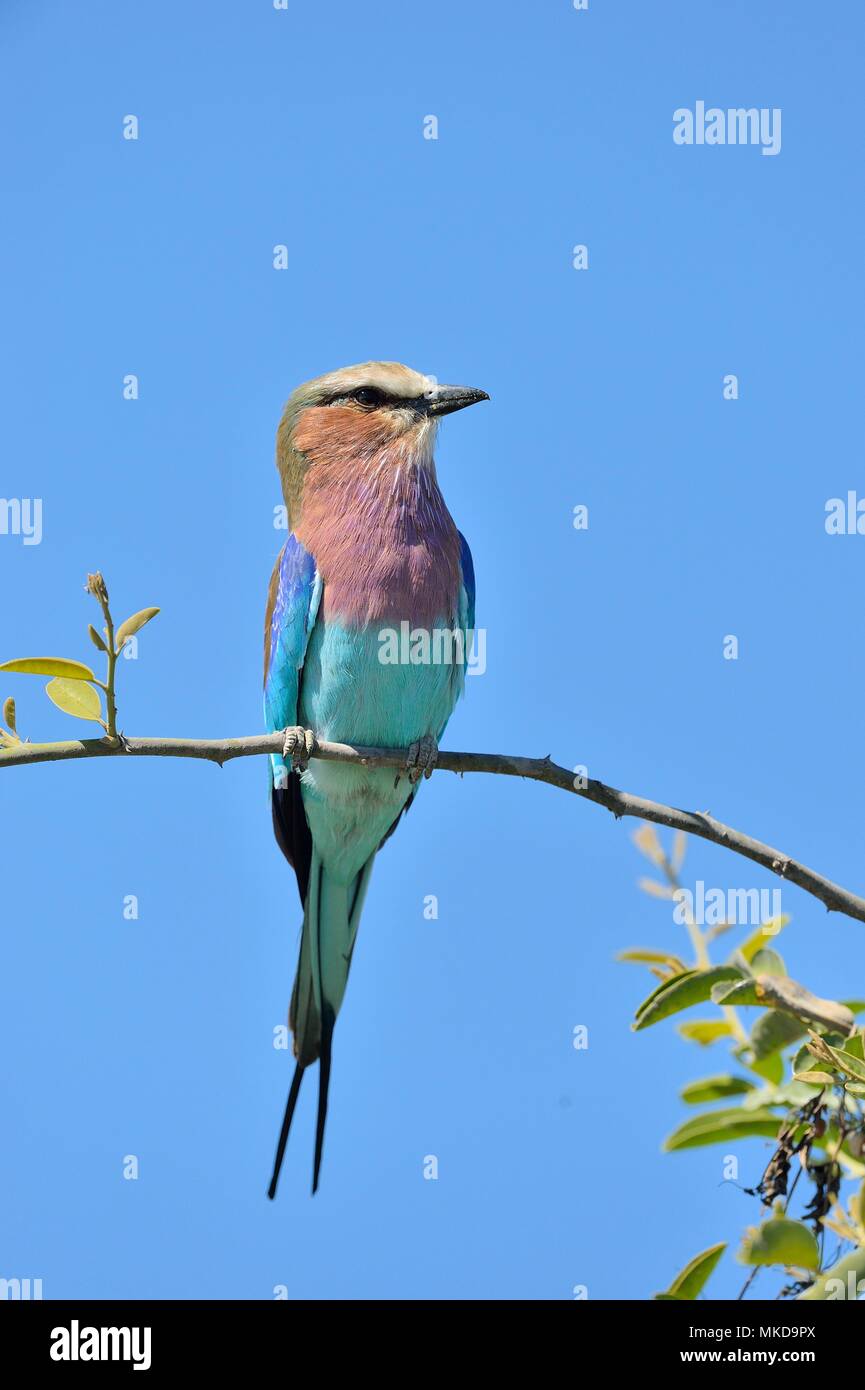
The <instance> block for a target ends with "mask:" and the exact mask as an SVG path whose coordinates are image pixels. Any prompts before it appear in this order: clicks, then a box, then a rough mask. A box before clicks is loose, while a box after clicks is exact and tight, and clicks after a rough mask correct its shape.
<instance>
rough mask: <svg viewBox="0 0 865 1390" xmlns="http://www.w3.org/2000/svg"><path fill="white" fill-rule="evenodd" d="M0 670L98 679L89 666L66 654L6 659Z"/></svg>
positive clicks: (76, 678)
mask: <svg viewBox="0 0 865 1390" xmlns="http://www.w3.org/2000/svg"><path fill="white" fill-rule="evenodd" d="M0 671H14V672H17V673H18V674H19V675H22V676H60V677H62V679H63V680H67V681H93V680H95V679H96V677H95V675H94V674H93V672H92V671H91V669H90V667H89V666H85V665H84V663H83V662H81V661H67V660H66V657H64V656H25V657H22V658H21V659H20V660H18V661H4V662H3V665H2V666H0Z"/></svg>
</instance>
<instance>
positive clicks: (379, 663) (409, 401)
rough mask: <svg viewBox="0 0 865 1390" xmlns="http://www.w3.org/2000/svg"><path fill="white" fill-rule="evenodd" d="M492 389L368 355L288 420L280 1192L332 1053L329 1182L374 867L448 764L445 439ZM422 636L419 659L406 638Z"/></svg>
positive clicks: (456, 660)
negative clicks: (297, 1130) (287, 990)
mask: <svg viewBox="0 0 865 1390" xmlns="http://www.w3.org/2000/svg"><path fill="white" fill-rule="evenodd" d="M486 400H489V396H488V394H487V392H486V391H481V390H479V389H477V388H474V387H464V386H444V385H440V384H439V383H438V382H437V380H436V379H435V378H434V377H430V376H427V375H425V374H424V373H421V372H416V371H413V370H412V369H411V368H410V367H406V366H403V365H402V364H401V363H398V362H364V363H360V364H358V365H356V366H351V367H342V368H340V369H339V370H337V371H333V372H329V373H326V374H325V375H323V376H319V377H316V378H315V379H314V380H311V381H308V382H305V383H304V384H303V385H301V386H299V387H298V388H297V389H296V390H295V391H294V392H293V394H292V395H291V396H290V398H289V400H288V403H287V405H286V407H285V410H284V412H283V415H282V418H281V420H280V424H279V428H278V430H277V440H276V463H277V469H278V472H279V475H280V481H281V485H282V492H283V497H284V501H285V507H286V510H287V518H288V529H289V535H288V539H287V540H286V543H285V545H284V546H283V548H282V550H281V551H280V554H279V556H278V557H277V560H276V564H275V565H274V569H273V573H272V575H271V580H270V587H269V590H268V599H267V606H266V612H265V633H264V712H265V722H266V726H267V729H268V731H269V732H283V731H284V740H283V749H282V753H281V754H272V755H271V759H270V768H269V771H270V782H271V786H270V798H271V811H272V820H273V829H274V834H275V837H276V841H277V844H278V845H279V847H280V849H281V850H282V853H283V854H284V856H285V858H286V859H287V860H288V863H289V864H290V865H291V867H292V868H293V870H294V873H295V875H296V878H297V886H298V891H299V894H300V900H301V903H302V905H303V925H302V929H301V939H300V952H299V958H298V964H297V972H296V976H295V981H294V987H293V989H292V993H291V1002H290V1005H289V1027H290V1030H291V1033H292V1044H293V1053H294V1058H295V1069H294V1075H293V1078H292V1081H291V1085H290V1088H289V1093H288V1100H287V1102H286V1107H285V1114H284V1118H283V1122H282V1128H281V1130H280V1134H279V1140H278V1143H277V1150H276V1157H275V1161H274V1167H273V1176H272V1178H271V1182H270V1186H269V1188H268V1196H269V1197H270V1198H271V1199H272V1198H273V1197H274V1196H275V1195H276V1189H277V1183H278V1181H279V1173H280V1169H281V1166H282V1161H283V1157H284V1154H285V1147H286V1143H287V1140H288V1135H289V1130H290V1128H291V1122H292V1118H293V1116H294V1110H295V1106H296V1104H297V1099H298V1095H299V1093H300V1087H301V1082H302V1080H303V1076H304V1074H305V1072H306V1070H307V1068H308V1067H310V1066H312V1065H313V1064H314V1063H315V1062H318V1067H319V1073H318V1109H317V1116H316V1133H315V1152H314V1162H313V1179H312V1191H313V1193H315V1192H316V1191H317V1189H318V1185H319V1178H320V1172H321V1162H322V1152H323V1144H324V1131H325V1121H326V1118H327V1104H328V1089H329V1085H330V1075H331V1057H332V1041H333V1031H334V1025H335V1022H336V1018H337V1015H338V1013H339V1010H340V1006H341V1004H342V1001H343V996H344V994H345V988H346V983H347V981H348V974H349V969H350V966H351V960H352V955H353V952H354V947H355V941H356V937H357V931H358V924H359V921H360V915H361V911H362V908H363V905H364V900H365V898H366V895H367V890H368V888H369V882H370V874H371V872H372V866H373V862H374V860H375V857H376V854H377V853H378V851H379V849H380V848H381V847H382V845H383V844H384V842H385V841H386V840H387V839H388V838H389V837H390V835H391V834H392V833H393V831H394V830H395V829H396V827H397V824H398V822H399V820H400V818H401V816H402V815H403V814H404V813H405V812H406V811H407V810H408V808H409V806H410V805H411V804H412V802H413V801H414V799H415V797H416V795H417V792H418V789H419V786H420V782H421V780H422V779H424V778H428V777H429V776H430V774H431V773H432V771H433V769H434V767H435V764H436V759H437V756H438V743H439V740H440V738H441V735H442V733H443V731H444V728H445V726H446V724H447V722H448V720H449V718H450V716H451V714H452V712H453V710H454V707H455V705H456V703H457V701H458V699H459V697H460V695H461V694H462V693H463V690H464V686H465V666H466V659H467V655H468V652H469V650H470V647H471V642H472V636H473V630H474V626H475V577H474V565H473V562H472V556H471V551H470V549H469V546H468V543H467V541H466V540H465V538H464V536H463V535H462V533H461V532H460V531H459V530H458V529H457V526H456V523H455V522H454V520H453V518H452V517H451V515H450V512H449V511H448V509H447V506H446V505H445V501H444V498H443V496H442V493H441V490H440V488H439V484H438V479H437V475H436V466H435V458H434V448H435V441H436V434H437V430H438V423H439V421H440V419H441V418H442V417H443V416H445V415H450V414H452V413H454V412H455V411H458V410H463V409H464V408H465V407H467V406H470V405H474V404H476V403H477V402H479V401H486ZM406 633H408V634H409V635H410V638H411V643H410V644H409V647H408V655H407V653H406V645H407V644H406V643H405V642H402V644H400V642H396V643H394V640H393V639H394V634H400V635H402V636H404V635H405V634H406ZM418 634H420V641H419V642H418V640H417V639H418ZM439 634H445V635H446V636H449V637H450V639H451V642H450V644H448V643H447V642H442V641H439ZM423 639H426V645H425V642H424V640H423ZM446 653H450V658H451V659H447V656H446V655H445V654H446ZM418 654H420V659H417V658H418ZM437 654H438V659H437ZM318 740H330V741H333V742H343V743H354V744H361V745H367V746H372V747H375V746H378V747H390V748H401V749H405V750H406V760H405V767H404V769H401V770H399V771H398V772H397V774H396V776H395V775H394V770H393V768H383V767H381V766H368V765H367V766H363V765H357V764H348V763H340V762H336V761H325V760H323V759H316V758H315V749H316V743H317V741H318Z"/></svg>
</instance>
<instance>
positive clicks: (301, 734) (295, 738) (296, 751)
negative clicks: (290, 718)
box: [282, 724, 316, 772]
mask: <svg viewBox="0 0 865 1390" xmlns="http://www.w3.org/2000/svg"><path fill="white" fill-rule="evenodd" d="M315 747H316V740H315V734H314V733H313V732H312V729H304V728H303V727H302V726H301V725H300V724H294V725H292V727H291V728H290V729H286V730H285V742H284V743H283V745H282V756H283V757H284V758H291V766H292V770H293V771H294V772H306V769H307V767H308V766H309V760H310V758H311V757H312V756H313V754H314V753H315Z"/></svg>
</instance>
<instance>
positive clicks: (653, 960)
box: [616, 947, 687, 975]
mask: <svg viewBox="0 0 865 1390" xmlns="http://www.w3.org/2000/svg"><path fill="white" fill-rule="evenodd" d="M616 960H623V961H633V962H635V963H636V964H637V965H672V966H673V967H674V969H675V971H676V973H677V974H679V975H681V974H682V972H683V971H685V970H686V969H687V966H686V965H685V963H684V961H682V960H680V959H679V957H678V956H676V955H674V954H673V953H672V951H647V950H643V948H642V947H638V948H636V949H635V950H632V951H619V953H618V955H617V956H616Z"/></svg>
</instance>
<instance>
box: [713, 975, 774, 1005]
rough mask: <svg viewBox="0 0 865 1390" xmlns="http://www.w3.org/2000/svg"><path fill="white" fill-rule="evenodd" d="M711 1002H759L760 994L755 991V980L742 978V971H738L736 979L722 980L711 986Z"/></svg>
mask: <svg viewBox="0 0 865 1390" xmlns="http://www.w3.org/2000/svg"><path fill="white" fill-rule="evenodd" d="M711 997H712V1003H713V1004H759V1003H761V1002H762V1001H761V999H760V996H759V994H758V992H757V981H756V980H754V979H750V978H748V979H743V978H742V972H741V971H739V978H738V979H737V980H732V981H731V980H729V979H728V980H723V981H722V982H721V983H720V984H717V985H713V986H712V995H711Z"/></svg>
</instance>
